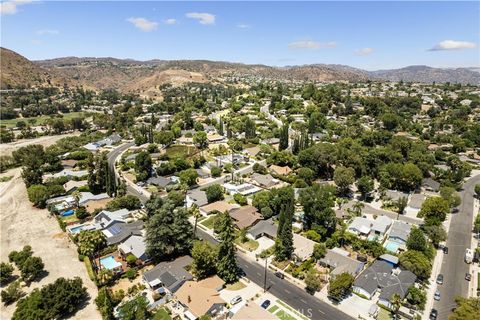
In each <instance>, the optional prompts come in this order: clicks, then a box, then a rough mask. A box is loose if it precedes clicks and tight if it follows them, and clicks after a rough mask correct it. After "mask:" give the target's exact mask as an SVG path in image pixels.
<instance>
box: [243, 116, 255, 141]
mask: <svg viewBox="0 0 480 320" xmlns="http://www.w3.org/2000/svg"><path fill="white" fill-rule="evenodd" d="M255 131H256V128H255V122H254V121H253V120H252V119H250V118H249V117H247V119H246V120H245V138H246V139H253V138H255V137H256V133H255Z"/></svg>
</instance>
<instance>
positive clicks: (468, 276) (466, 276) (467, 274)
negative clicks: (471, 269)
mask: <svg viewBox="0 0 480 320" xmlns="http://www.w3.org/2000/svg"><path fill="white" fill-rule="evenodd" d="M465 280H467V281H470V280H472V275H471V274H470V273H468V272H467V273H465Z"/></svg>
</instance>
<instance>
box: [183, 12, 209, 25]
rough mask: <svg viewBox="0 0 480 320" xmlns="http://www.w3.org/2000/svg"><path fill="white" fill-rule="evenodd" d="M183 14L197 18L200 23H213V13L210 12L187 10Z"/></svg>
mask: <svg viewBox="0 0 480 320" xmlns="http://www.w3.org/2000/svg"><path fill="white" fill-rule="evenodd" d="M185 16H186V17H187V18H190V19H196V20H198V22H199V23H200V24H215V15H213V14H211V13H201V12H189V13H187V14H186V15H185Z"/></svg>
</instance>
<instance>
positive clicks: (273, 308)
mask: <svg viewBox="0 0 480 320" xmlns="http://www.w3.org/2000/svg"><path fill="white" fill-rule="evenodd" d="M277 310H278V306H273V307H271V308H270V309H268V312H270V313H275V311H277Z"/></svg>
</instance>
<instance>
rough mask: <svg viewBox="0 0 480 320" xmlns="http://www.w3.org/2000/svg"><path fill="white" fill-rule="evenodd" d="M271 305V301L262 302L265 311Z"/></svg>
mask: <svg viewBox="0 0 480 320" xmlns="http://www.w3.org/2000/svg"><path fill="white" fill-rule="evenodd" d="M270 303H271V302H270V300H265V301H263V302H262V304H261V307H262V308H263V309H267V308H268V306H269V305H270Z"/></svg>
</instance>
